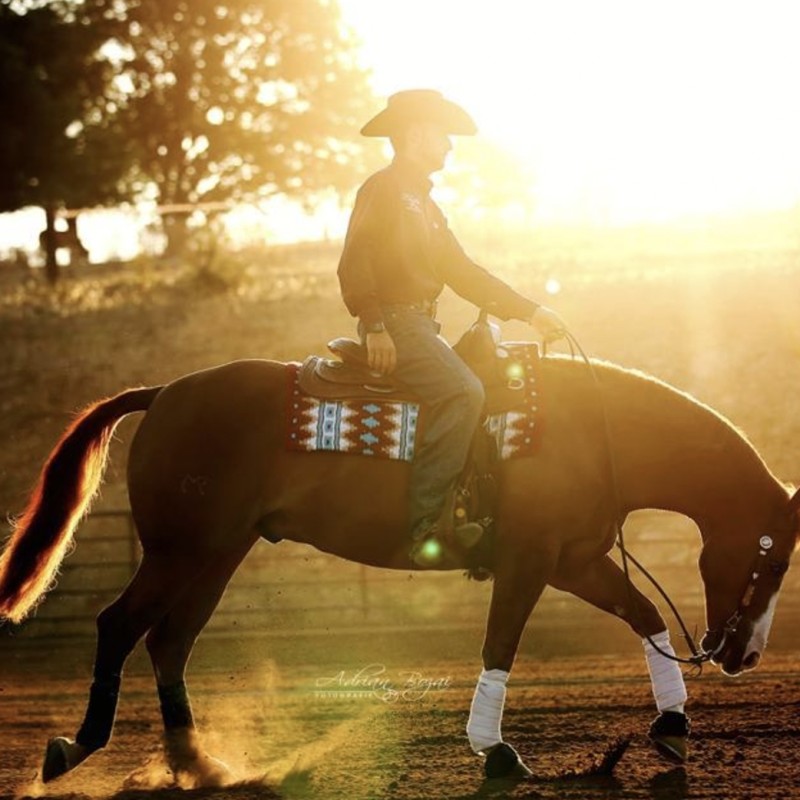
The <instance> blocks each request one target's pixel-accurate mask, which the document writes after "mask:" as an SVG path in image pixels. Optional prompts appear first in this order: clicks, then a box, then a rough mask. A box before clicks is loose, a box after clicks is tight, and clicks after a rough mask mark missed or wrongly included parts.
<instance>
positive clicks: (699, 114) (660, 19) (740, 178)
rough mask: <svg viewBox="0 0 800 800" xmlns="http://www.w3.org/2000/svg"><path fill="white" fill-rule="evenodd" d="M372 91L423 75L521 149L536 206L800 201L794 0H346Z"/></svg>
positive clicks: (628, 215) (569, 212)
mask: <svg viewBox="0 0 800 800" xmlns="http://www.w3.org/2000/svg"><path fill="white" fill-rule="evenodd" d="M340 6H341V8H342V11H343V14H344V15H345V17H346V18H347V19H348V20H349V21H350V23H351V24H352V25H353V26H354V28H355V29H356V31H357V32H358V33H359V35H360V36H361V37H362V40H363V58H364V64H365V65H366V66H368V67H370V68H371V69H372V70H373V76H374V87H375V89H376V91H378V92H379V93H381V94H390V93H391V92H393V91H396V90H398V89H402V88H411V87H416V86H424V87H428V86H429V87H432V88H437V89H440V90H441V91H443V92H444V93H445V94H446V95H448V96H449V97H451V98H452V99H453V100H456V101H458V102H461V103H462V104H463V105H464V106H465V107H466V108H467V109H468V110H469V111H470V112H471V113H472V115H473V116H474V117H475V119H476V121H477V122H478V125H479V128H480V130H481V132H482V134H483V135H484V136H486V137H487V138H489V139H492V140H493V141H494V142H496V143H499V144H501V145H502V146H504V147H506V148H508V149H509V150H511V151H512V152H514V153H515V154H516V155H517V156H519V157H520V158H521V159H522V160H523V161H524V162H525V165H526V166H527V167H530V168H531V169H532V171H533V173H534V175H535V179H536V196H537V203H538V205H539V207H540V209H541V211H542V213H543V214H544V215H545V216H550V217H553V218H564V219H572V220H577V221H580V220H581V219H582V218H585V217H587V216H590V217H594V218H596V221H601V222H602V221H603V220H606V221H609V222H612V223H614V222H627V221H642V220H644V221H663V220H668V219H671V218H675V217H680V216H684V215H691V214H726V213H739V212H742V211H750V210H763V209H770V208H775V207H786V206H788V205H792V204H793V203H794V202H797V201H798V200H800V147H798V143H799V142H800V103H799V102H797V97H798V94H799V92H798V78H799V77H800V46H798V40H797V32H798V31H800V3H797V2H793V1H789V0H784V1H783V2H770V0H765V2H737V0H727V2H716V0H693V1H692V2H685V1H684V0H670V2H663V1H660V2H654V1H651V0H603V2H596V1H595V0H583V1H582V2H579V1H578V0H547V1H546V2H544V1H543V2H539V1H538V0H492V2H491V3H486V2H480V3H478V2H470V1H469V0H404V2H403V3H402V4H397V3H389V2H381V1H380V0H340Z"/></svg>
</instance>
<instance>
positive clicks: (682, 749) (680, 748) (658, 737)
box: [648, 711, 689, 764]
mask: <svg viewBox="0 0 800 800" xmlns="http://www.w3.org/2000/svg"><path fill="white" fill-rule="evenodd" d="M648 736H649V737H650V741H651V742H652V743H653V745H654V747H655V748H656V750H657V751H658V753H659V755H661V756H663V757H664V758H666V759H667V760H668V761H671V762H672V763H673V764H685V763H686V761H687V759H688V758H689V718H688V717H687V716H686V715H685V714H680V713H678V712H677V711H664V712H663V713H661V714H659V715H658V716H657V717H656V718H655V719H654V720H653V723H652V725H650V731H649V732H648Z"/></svg>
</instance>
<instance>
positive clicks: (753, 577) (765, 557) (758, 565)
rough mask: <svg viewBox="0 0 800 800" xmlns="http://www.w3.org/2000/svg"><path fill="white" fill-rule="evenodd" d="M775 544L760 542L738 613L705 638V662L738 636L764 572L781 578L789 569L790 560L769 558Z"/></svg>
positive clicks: (767, 540) (765, 538) (768, 539)
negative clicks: (731, 638)
mask: <svg viewBox="0 0 800 800" xmlns="http://www.w3.org/2000/svg"><path fill="white" fill-rule="evenodd" d="M773 544H774V542H773V541H772V537H771V536H762V537H761V538H760V539H759V540H758V555H757V556H756V558H755V562H754V564H753V568H752V570H751V572H750V580H749V581H748V583H747V586H746V587H745V590H744V592H743V593H742V597H741V599H740V600H739V604H738V606H737V607H736V611H734V612H733V614H731V616H730V617H728V619H727V620H726V621H725V622H724V623H723V624H722V625H720V626H718V627H716V628H709V629H708V630H707V631H706V632H705V635H704V636H703V639H702V641H701V644H702V645H703V651H702V655H703V657H704V658H703V660H704V661H709V660H711V659H712V658H714V657H715V656H717V655H718V654H719V653H721V652H722V651H723V649H724V648H725V645H726V644H727V642H728V639H729V637H731V636H734V635H735V634H736V632H737V631H738V629H739V624H740V623H741V621H742V619H744V615H745V613H746V612H747V610H748V609H749V608H750V605H751V603H752V602H753V596H754V595H755V592H756V588H757V586H758V581H759V578H761V576H762V575H763V574H764V572H765V571H766V570H767V569H768V570H769V571H770V572H771V573H772V574H773V575H776V576H778V577H780V576H781V575H783V574H784V573H785V572H786V570H788V569H789V561H788V559H786V560H782V561H779V560H775V559H770V558H769V552H770V550H772V546H773ZM710 642H713V643H714V645H713V646H709V643H710Z"/></svg>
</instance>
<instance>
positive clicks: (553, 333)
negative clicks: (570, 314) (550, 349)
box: [528, 306, 567, 342]
mask: <svg viewBox="0 0 800 800" xmlns="http://www.w3.org/2000/svg"><path fill="white" fill-rule="evenodd" d="M528 323H529V324H530V325H532V326H533V327H534V328H536V330H537V331H539V334H540V335H541V337H542V338H543V339H544V340H545V342H555V341H556V340H557V339H563V338H564V336H565V334H566V333H567V324H566V323H565V322H564V320H563V319H561V317H559V316H558V314H556V312H555V311H553V309H551V308H547V307H546V306H539V307H538V308H537V309H536V311H534V312H533V316H532V317H531V318H530V319H529V320H528Z"/></svg>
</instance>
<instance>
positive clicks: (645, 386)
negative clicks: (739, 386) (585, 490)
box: [602, 367, 783, 528]
mask: <svg viewBox="0 0 800 800" xmlns="http://www.w3.org/2000/svg"><path fill="white" fill-rule="evenodd" d="M602 373H603V383H604V385H605V386H606V387H607V390H606V396H607V408H608V417H609V423H610V431H611V436H612V440H613V447H614V452H615V453H616V462H617V469H618V474H619V482H620V494H621V499H622V502H623V505H624V506H625V509H626V510H634V509H638V508H661V509H665V510H670V511H677V512H680V513H682V514H685V515H687V516H689V517H691V518H692V519H694V520H695V521H696V522H697V523H698V525H700V527H701V528H703V527H704V526H705V525H706V524H710V525H719V524H724V522H725V520H726V519H730V518H736V517H741V516H742V515H743V514H747V515H756V514H757V515H766V514H768V513H769V510H770V508H771V507H772V505H773V504H774V503H775V502H776V499H777V498H778V497H779V496H780V494H781V492H782V491H783V490H782V489H781V487H780V484H779V483H778V481H777V480H776V479H775V478H774V476H773V475H772V474H771V473H770V471H769V470H768V469H767V467H766V465H765V464H764V462H763V460H762V459H761V457H760V456H759V455H758V453H757V452H756V451H755V449H754V448H753V447H752V445H750V443H749V442H748V441H747V440H746V439H745V438H744V436H743V435H742V434H741V433H739V431H737V430H736V429H735V428H734V427H733V426H732V425H731V424H730V423H729V422H728V421H727V420H725V419H724V418H723V417H722V416H720V415H719V414H717V413H716V412H714V411H713V410H712V409H710V408H708V407H707V406H704V405H702V404H701V403H699V402H697V401H696V400H694V399H692V398H691V397H689V396H688V395H686V394H684V393H682V392H679V391H677V390H676V389H673V388H672V387H670V386H668V385H666V384H663V383H661V382H659V381H656V380H654V379H651V378H648V377H646V376H644V375H641V374H638V373H634V372H627V371H623V370H618V369H615V368H611V367H609V368H605V369H603V370H602Z"/></svg>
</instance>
